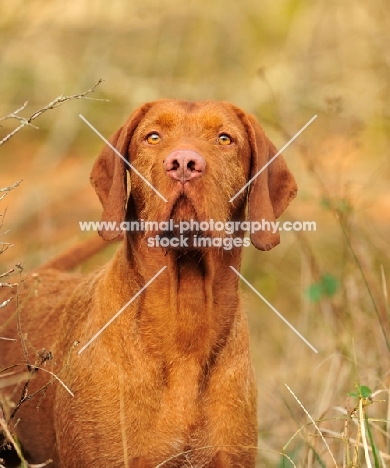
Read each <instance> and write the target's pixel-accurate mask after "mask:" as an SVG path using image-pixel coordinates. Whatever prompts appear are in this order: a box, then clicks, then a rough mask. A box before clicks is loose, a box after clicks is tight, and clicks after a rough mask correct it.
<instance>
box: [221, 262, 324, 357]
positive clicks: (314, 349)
mask: <svg viewBox="0 0 390 468" xmlns="http://www.w3.org/2000/svg"><path fill="white" fill-rule="evenodd" d="M230 268H231V269H232V270H233V271H234V272H235V273H236V275H238V276H239V277H240V278H241V279H242V281H244V283H245V284H247V285H248V286H249V287H250V288H251V289H252V291H253V292H254V293H255V294H257V295H258V296H259V297H260V299H262V300H263V301H264V302H265V303H266V304H267V306H268V307H270V308H271V309H272V310H273V311H274V312H275V314H276V315H277V316H278V317H279V318H281V319H282V320H283V322H284V323H285V324H286V325H288V326H289V327H290V328H291V330H292V331H293V332H294V333H296V334H297V335H298V336H299V338H300V339H301V340H302V341H304V342H305V343H306V344H307V346H309V348H311V349H312V350H313V351H314V352H315V353H318V351H317V350H316V348H315V347H314V346H313V345H311V344H310V343H309V342H308V341H307V339H306V338H305V337H304V336H302V335H301V334H300V333H299V331H298V330H297V329H296V328H294V327H293V326H292V325H291V323H290V322H289V321H288V320H286V319H285V318H284V317H283V315H282V314H281V313H280V312H278V311H277V310H276V309H275V307H274V306H273V305H272V304H271V303H269V302H268V301H267V299H266V298H265V297H263V296H262V295H261V294H260V293H259V291H257V290H256V289H255V288H254V287H253V286H252V285H251V284H250V283H249V282H248V281H247V280H246V279H245V278H244V277H243V276H242V275H241V273H240V272H239V271H237V270H236V269H235V268H234V267H233V266H230Z"/></svg>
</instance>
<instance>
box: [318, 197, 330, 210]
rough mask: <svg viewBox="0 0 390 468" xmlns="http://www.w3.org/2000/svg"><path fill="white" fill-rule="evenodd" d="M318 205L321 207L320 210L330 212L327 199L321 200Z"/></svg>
mask: <svg viewBox="0 0 390 468" xmlns="http://www.w3.org/2000/svg"><path fill="white" fill-rule="evenodd" d="M320 205H321V206H322V208H325V210H330V209H331V207H332V204H331V202H330V200H329V198H321V201H320Z"/></svg>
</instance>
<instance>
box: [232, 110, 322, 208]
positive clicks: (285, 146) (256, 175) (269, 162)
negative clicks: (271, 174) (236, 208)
mask: <svg viewBox="0 0 390 468" xmlns="http://www.w3.org/2000/svg"><path fill="white" fill-rule="evenodd" d="M316 118H317V115H315V116H314V117H312V118H311V119H310V120H309V122H307V124H306V125H304V126H303V127H302V128H301V129H300V130H299V132H298V133H296V134H295V135H294V136H293V137H292V138H291V140H290V141H289V142H287V143H286V144H285V145H284V146H283V148H282V149H281V150H279V151H278V152H277V153H276V154H275V156H274V157H273V158H271V159H270V160H269V161H268V162H267V164H265V165H264V166H263V167H262V168H261V169H260V170H259V172H258V173H257V174H255V175H254V176H253V177H252V179H250V180H249V181H248V182H247V183H246V184H245V185H244V186H243V187H242V188H241V189H240V190H239V191H238V192H237V193H236V194H235V195H234V197H233V198H231V199H230V200H229V202H230V203H231V202H232V201H233V200H235V199H236V198H237V197H238V195H240V193H241V192H243V191H244V190H245V189H246V188H247V187H248V185H250V184H251V183H252V182H253V181H254V180H255V179H256V177H258V176H259V175H260V174H261V173H262V172H263V171H264V170H265V169H267V167H268V166H269V165H270V164H271V163H272V161H274V160H275V159H276V158H277V157H278V156H279V154H280V153H282V152H283V151H284V150H285V149H286V148H287V147H288V146H289V145H290V144H291V143H292V142H293V141H294V140H295V139H296V138H297V137H298V136H299V135H300V134H301V133H302V132H303V130H305V128H307V127H308V126H309V125H310V124H311V123H312V122H313V120H314V119H316Z"/></svg>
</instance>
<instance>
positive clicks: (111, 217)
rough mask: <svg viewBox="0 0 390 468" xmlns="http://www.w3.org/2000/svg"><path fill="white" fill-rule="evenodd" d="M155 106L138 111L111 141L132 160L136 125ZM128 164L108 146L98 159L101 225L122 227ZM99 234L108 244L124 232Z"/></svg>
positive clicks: (94, 177) (95, 181)
mask: <svg viewBox="0 0 390 468" xmlns="http://www.w3.org/2000/svg"><path fill="white" fill-rule="evenodd" d="M152 104H153V103H148V104H145V105H144V106H142V107H140V108H138V109H137V110H135V111H134V112H133V113H132V114H131V116H130V117H129V119H128V121H127V122H126V124H125V125H124V126H123V127H121V128H120V129H119V130H117V131H116V132H115V133H114V135H113V136H112V137H111V138H110V140H109V142H110V143H111V145H112V146H113V147H114V148H115V149H116V150H117V151H118V152H119V153H120V154H121V155H122V156H123V157H124V159H125V160H126V161H129V154H128V150H129V145H130V140H131V137H132V135H133V133H134V130H135V129H136V127H137V125H138V124H139V122H140V121H141V119H142V118H143V117H144V115H145V114H146V112H147V111H148V110H149V109H150V107H151V106H152ZM126 169H129V166H128V164H126V163H125V161H124V160H123V159H122V158H121V157H119V155H118V154H117V153H116V152H115V151H114V150H113V149H112V148H111V147H110V146H109V145H106V146H105V147H104V148H103V150H102V152H101V153H100V155H99V156H98V158H97V160H96V161H95V164H94V166H93V168H92V172H91V176H90V180H91V184H92V186H93V188H94V189H95V192H96V193H97V195H98V197H99V200H100V202H101V204H102V206H103V215H102V219H101V221H102V222H114V223H116V224H117V226H118V227H119V224H120V223H121V222H122V221H123V220H124V219H125V212H126V201H127V176H126ZM99 235H100V236H101V237H102V238H103V239H104V240H106V241H110V240H113V239H116V238H117V237H119V236H120V235H121V231H119V230H118V231H116V230H109V229H101V230H99Z"/></svg>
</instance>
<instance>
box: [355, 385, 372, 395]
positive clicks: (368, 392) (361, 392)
mask: <svg viewBox="0 0 390 468" xmlns="http://www.w3.org/2000/svg"><path fill="white" fill-rule="evenodd" d="M358 390H359V395H360V396H361V397H362V398H370V396H371V395H372V390H371V388H369V387H366V386H365V385H359V387H358Z"/></svg>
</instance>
